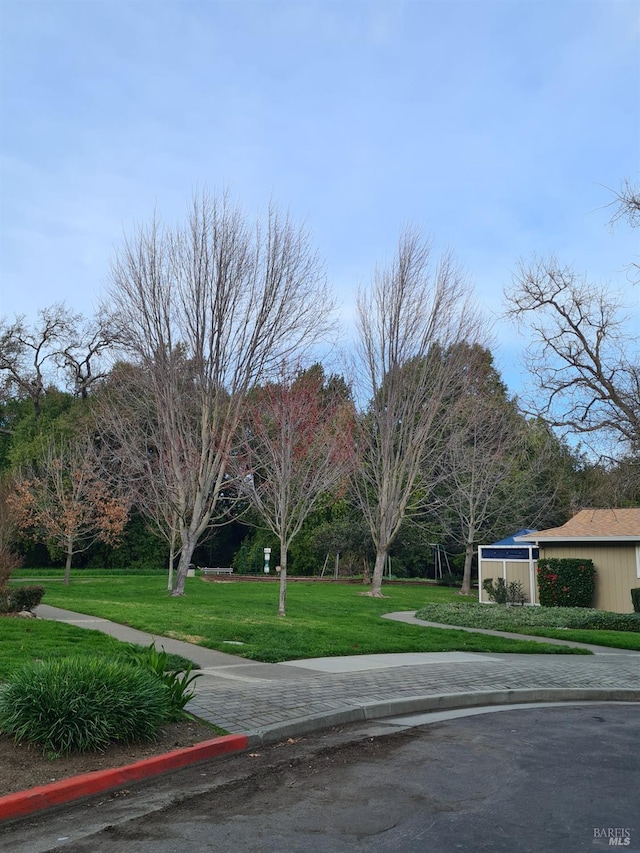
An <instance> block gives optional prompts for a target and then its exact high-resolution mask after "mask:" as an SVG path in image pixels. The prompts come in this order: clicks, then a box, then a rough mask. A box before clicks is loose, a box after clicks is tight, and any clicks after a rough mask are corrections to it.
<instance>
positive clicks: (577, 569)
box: [537, 557, 596, 607]
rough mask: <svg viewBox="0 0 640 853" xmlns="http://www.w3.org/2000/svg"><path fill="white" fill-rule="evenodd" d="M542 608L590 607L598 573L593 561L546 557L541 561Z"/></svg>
mask: <svg viewBox="0 0 640 853" xmlns="http://www.w3.org/2000/svg"><path fill="white" fill-rule="evenodd" d="M537 571H538V589H539V590H540V604H541V605H542V606H543V607H591V605H592V603H593V595H594V592H595V576H596V570H595V567H594V565H593V561H592V560H578V559H568V558H560V557H547V558H542V559H540V560H538V570H537Z"/></svg>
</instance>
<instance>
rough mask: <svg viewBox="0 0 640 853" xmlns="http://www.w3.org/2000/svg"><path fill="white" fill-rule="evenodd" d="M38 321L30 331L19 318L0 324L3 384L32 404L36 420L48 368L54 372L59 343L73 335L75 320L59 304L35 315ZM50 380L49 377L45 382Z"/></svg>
mask: <svg viewBox="0 0 640 853" xmlns="http://www.w3.org/2000/svg"><path fill="white" fill-rule="evenodd" d="M38 316H39V322H38V324H37V325H36V327H35V328H34V329H30V328H29V327H28V326H27V324H26V321H25V318H24V317H23V316H21V317H16V319H15V321H14V322H13V323H8V322H7V321H4V320H3V321H2V322H1V323H0V372H2V373H3V374H4V384H5V387H8V388H17V389H18V390H19V391H20V392H21V393H23V394H25V395H26V396H27V397H28V398H29V399H30V400H31V401H32V403H33V409H34V412H35V415H36V417H39V415H40V401H41V399H42V397H43V396H44V394H45V391H46V386H47V382H48V376H47V372H48V368H49V367H51V368H52V369H53V370H55V367H56V357H57V355H58V353H59V351H60V348H61V346H62V345H63V342H64V341H66V340H67V339H68V338H69V337H70V336H72V335H73V329H74V326H75V323H76V322H77V320H78V317H77V316H75V315H69V313H68V311H67V309H66V308H65V306H64V305H63V304H61V303H59V304H56V305H52V306H51V307H50V308H44V309H43V310H41V311H39V312H38ZM50 380H51V377H49V381H50Z"/></svg>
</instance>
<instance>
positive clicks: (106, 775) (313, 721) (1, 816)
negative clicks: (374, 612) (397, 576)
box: [0, 687, 640, 821]
mask: <svg viewBox="0 0 640 853" xmlns="http://www.w3.org/2000/svg"><path fill="white" fill-rule="evenodd" d="M545 702H572V703H576V702H640V689H633V688H606V689H605V688H566V687H553V688H521V689H506V690H486V691H476V692H467V693H442V694H439V695H429V696H425V695H419V696H406V697H404V698H401V699H391V700H385V701H381V702H368V703H363V704H361V705H354V706H353V707H351V708H342V709H340V710H336V711H329V712H326V711H325V712H322V713H319V714H313V715H308V716H304V717H299V718H297V719H291V720H287V721H286V722H284V723H276V724H274V725H272V726H266V727H264V728H262V729H258V730H255V731H253V732H250V733H249V734H240V735H239V734H236V735H225V736H224V737H219V738H214V739H213V740H208V741H203V742H202V743H199V744H196V746H190V747H186V748H184V749H177V750H174V751H172V752H168V753H166V754H165V755H156V756H153V757H152V758H148V759H145V760H144V761H138V762H136V763H135V764H130V765H127V766H125V767H117V768H112V769H110V770H97V771H95V772H93V773H86V774H84V775H82V776H72V777H70V778H68V779H62V780H61V781H60V782H54V783H52V784H51V785H43V786H40V787H37V788H31V789H29V790H27V791H19V792H17V793H14V794H7V795H6V796H4V797H0V821H5V820H11V819H15V818H19V817H24V816H26V815H29V814H32V813H34V812H36V811H43V810H44V809H49V808H52V807H54V806H59V805H64V804H65V803H69V802H72V801H76V800H81V799H84V798H85V797H90V796H92V795H94V794H100V793H104V792H106V791H112V790H114V789H116V788H119V787H121V786H122V785H127V784H130V783H131V782H140V781H142V780H144V779H149V778H151V777H153V776H157V775H160V774H161V773H166V772H168V771H169V770H177V769H179V768H181V767H186V766H188V765H190V764H196V763H197V762H200V761H205V760H206V759H210V758H216V757H218V756H220V755H226V754H228V753H232V752H240V751H242V750H244V749H247V748H251V747H256V746H267V745H268V744H272V743H277V742H278V741H280V740H283V739H284V738H288V737H297V736H301V735H306V734H311V733H313V732H317V731H320V730H322V729H328V728H331V727H332V726H343V725H349V724H350V723H363V722H370V721H372V720H380V719H384V718H385V717H394V716H403V715H407V714H418V713H422V712H429V711H451V710H455V709H459V708H473V707H488V706H492V705H518V704H526V703H545Z"/></svg>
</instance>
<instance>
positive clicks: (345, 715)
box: [248, 687, 640, 747]
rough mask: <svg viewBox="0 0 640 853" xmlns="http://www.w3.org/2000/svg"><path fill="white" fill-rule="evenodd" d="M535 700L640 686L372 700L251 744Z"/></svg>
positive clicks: (594, 697)
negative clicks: (352, 725) (387, 720)
mask: <svg viewBox="0 0 640 853" xmlns="http://www.w3.org/2000/svg"><path fill="white" fill-rule="evenodd" d="M532 702H533V703H535V702H540V703H543V702H640V689H637V690H636V689H633V688H606V689H603V688H567V687H552V688H522V689H515V690H486V691H484V690H483V691H478V692H474V693H442V694H440V695H435V696H434V695H430V696H424V695H420V696H405V697H404V698H402V699H391V700H385V701H382V702H368V703H365V704H362V705H354V706H353V707H352V708H343V709H340V710H336V711H329V712H326V711H325V712H322V713H321V714H315V715H309V716H305V717H299V718H298V719H292V720H287V722H286V723H276V724H275V725H273V726H265V727H264V728H262V729H258V730H256V731H253V732H250V733H249V735H248V737H249V746H250V747H255V746H266V745H267V744H270V743H276V742H277V741H280V740H282V739H283V738H287V737H297V736H300V735H307V734H311V733H312V732H316V731H319V730H320V729H326V728H331V727H332V726H344V725H348V724H350V723H363V722H369V721H371V720H380V719H384V718H385V717H396V716H403V715H406V714H419V713H422V712H428V711H452V710H455V709H458V708H475V707H485V706H491V705H519V704H526V703H532Z"/></svg>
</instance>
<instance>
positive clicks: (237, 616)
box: [43, 576, 583, 662]
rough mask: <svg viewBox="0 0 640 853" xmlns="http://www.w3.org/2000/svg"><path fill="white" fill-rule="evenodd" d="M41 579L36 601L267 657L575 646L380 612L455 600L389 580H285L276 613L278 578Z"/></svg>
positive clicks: (452, 593) (449, 593)
mask: <svg viewBox="0 0 640 853" xmlns="http://www.w3.org/2000/svg"><path fill="white" fill-rule="evenodd" d="M44 586H45V588H46V594H45V597H44V602H43V603H46V604H51V605H55V606H58V607H64V608H68V609H69V610H75V611H77V612H80V613H87V614H90V615H93V616H100V617H103V618H106V619H111V620H113V621H114V622H120V623H122V624H126V625H130V626H131V627H134V628H138V629H140V630H142V631H146V632H148V633H152V634H154V635H156V636H166V637H172V638H175V639H179V640H186V641H188V642H192V643H196V644H199V645H202V646H205V647H207V648H211V649H218V650H220V651H224V652H227V653H229V654H235V655H240V656H242V657H246V658H250V659H252V660H259V661H267V662H278V661H284V660H297V659H301V658H313V657H331V656H339V655H355V654H382V653H385V652H436V651H438V652H439V651H477V652H493V653H502V652H514V653H534V654H542V653H552V654H566V653H569V654H571V653H583V652H582V650H576V649H570V648H567V647H562V646H552V645H548V644H544V643H539V642H535V641H519V640H509V639H505V638H502V637H491V636H487V635H483V634H472V633H469V632H465V631H456V630H449V629H433V628H427V627H422V626H415V625H407V624H402V623H398V622H392V621H390V620H387V619H383V618H381V617H382V615H383V614H385V613H390V612H393V611H401V610H408V611H416V610H418V609H419V608H420V607H422V606H423V605H425V604H427V603H429V602H439V603H445V602H452V601H457V602H460V601H461V599H460V596H459V595H458V594H457V592H456V590H451V589H447V588H444V587H424V586H421V587H416V586H390V585H388V586H385V587H383V591H384V593H385V596H386V597H385V598H383V599H374V598H370V597H368V596H364V595H362V593H363V592H365V591H366V587H364V586H359V585H355V584H317V583H311V582H309V583H307V582H300V581H296V582H292V583H290V584H289V586H288V590H287V616H286V617H285V618H279V617H278V616H277V615H276V614H277V606H278V584H277V583H276V582H273V583H261V582H250V581H244V582H238V581H229V582H216V583H207V582H204V581H202V580H201V579H200V578H193V579H189V580H187V585H186V595H185V596H183V597H176V598H174V597H171V596H170V595H169V594H168V593H167V591H166V583H165V579H164V578H160V577H139V576H128V577H127V576H119V577H110V578H100V579H98V578H82V579H79V578H75V579H73V580H72V582H71V584H70V586H69V587H66V588H65V587H63V586H62V585H61V584H60V583H59V582H57V581H44ZM471 600H473V597H472V598H471Z"/></svg>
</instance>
